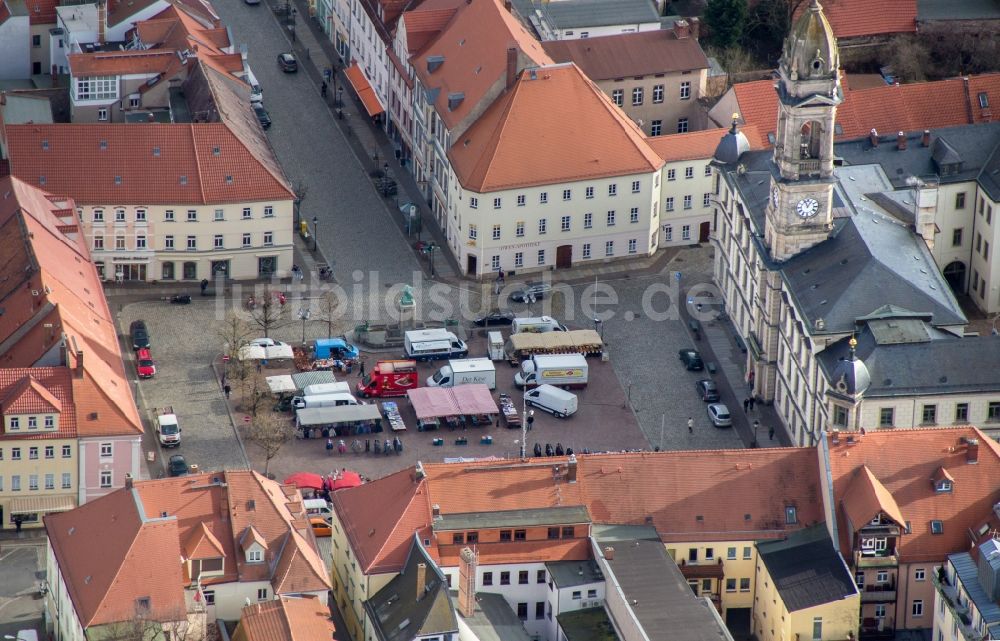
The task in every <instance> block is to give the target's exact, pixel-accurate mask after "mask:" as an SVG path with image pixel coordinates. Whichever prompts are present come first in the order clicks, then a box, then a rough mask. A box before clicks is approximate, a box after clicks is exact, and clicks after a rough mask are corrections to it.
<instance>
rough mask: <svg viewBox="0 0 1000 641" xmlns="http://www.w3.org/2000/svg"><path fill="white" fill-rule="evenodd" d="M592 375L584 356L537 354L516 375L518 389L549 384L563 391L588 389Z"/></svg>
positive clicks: (524, 363)
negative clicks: (589, 377) (578, 388)
mask: <svg viewBox="0 0 1000 641" xmlns="http://www.w3.org/2000/svg"><path fill="white" fill-rule="evenodd" d="M589 373H590V370H589V368H588V367H587V358H586V357H585V356H584V355H583V354H535V355H534V356H532V357H531V358H530V359H529V360H526V361H524V362H523V363H521V371H520V372H518V373H517V374H514V384H515V385H517V386H518V387H535V386H536V385H542V384H544V383H547V384H549V385H555V386H557V387H561V388H563V389H569V388H571V387H586V386H587V377H588V375H589Z"/></svg>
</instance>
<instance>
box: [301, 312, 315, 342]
mask: <svg viewBox="0 0 1000 641" xmlns="http://www.w3.org/2000/svg"><path fill="white" fill-rule="evenodd" d="M310 316H312V312H310V311H309V308H308V307H303V308H301V309H300V310H299V318H301V319H302V344H303V345H305V342H306V321H307V320H309V317H310Z"/></svg>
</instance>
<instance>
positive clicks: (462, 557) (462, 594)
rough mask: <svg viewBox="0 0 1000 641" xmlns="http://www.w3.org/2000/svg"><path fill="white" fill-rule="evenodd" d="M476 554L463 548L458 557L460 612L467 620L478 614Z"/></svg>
mask: <svg viewBox="0 0 1000 641" xmlns="http://www.w3.org/2000/svg"><path fill="white" fill-rule="evenodd" d="M477 565H478V562H477V561H476V553H475V552H473V551H472V550H470V549H469V548H462V552H461V554H459V555H458V611H459V612H461V613H462V616H463V617H465V618H466V619H468V618H470V617H472V616H474V615H475V614H476V566H477Z"/></svg>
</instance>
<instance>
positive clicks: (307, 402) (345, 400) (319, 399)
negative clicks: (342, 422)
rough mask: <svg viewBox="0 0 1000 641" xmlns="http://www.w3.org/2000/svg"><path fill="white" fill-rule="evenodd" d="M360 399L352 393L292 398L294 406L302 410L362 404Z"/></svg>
mask: <svg viewBox="0 0 1000 641" xmlns="http://www.w3.org/2000/svg"><path fill="white" fill-rule="evenodd" d="M360 404H361V403H358V399H356V398H354V396H353V395H351V394H346V393H344V392H341V393H339V394H316V395H315V396H296V397H295V398H293V399H292V407H294V408H295V409H297V410H300V409H302V408H304V407H340V406H341V405H360Z"/></svg>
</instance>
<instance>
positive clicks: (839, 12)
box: [793, 0, 917, 38]
mask: <svg viewBox="0 0 1000 641" xmlns="http://www.w3.org/2000/svg"><path fill="white" fill-rule="evenodd" d="M821 4H822V5H823V13H824V14H826V19H827V20H829V21H830V26H831V27H832V28H833V35H835V36H836V37H837V38H855V37H859V36H876V35H882V34H890V33H916V31H917V0H879V2H872V1H871V0H823V1H822V2H821ZM808 6H809V5H808V3H805V2H802V3H800V4H799V7H798V9H797V11H796V12H795V14H794V15H795V17H794V18H793V22H794V20H796V19H797V18H798V16H799V15H801V14H802V12H803V11H805V10H806V9H807V8H808Z"/></svg>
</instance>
